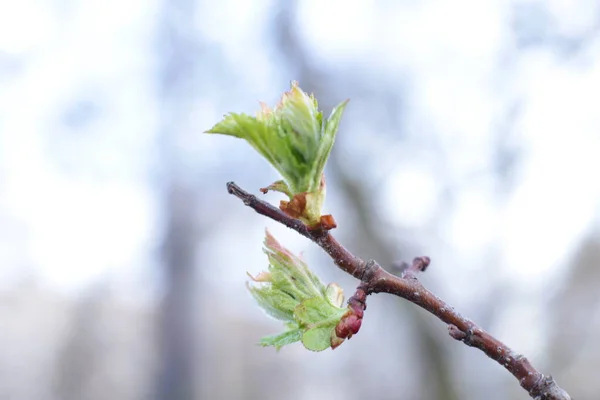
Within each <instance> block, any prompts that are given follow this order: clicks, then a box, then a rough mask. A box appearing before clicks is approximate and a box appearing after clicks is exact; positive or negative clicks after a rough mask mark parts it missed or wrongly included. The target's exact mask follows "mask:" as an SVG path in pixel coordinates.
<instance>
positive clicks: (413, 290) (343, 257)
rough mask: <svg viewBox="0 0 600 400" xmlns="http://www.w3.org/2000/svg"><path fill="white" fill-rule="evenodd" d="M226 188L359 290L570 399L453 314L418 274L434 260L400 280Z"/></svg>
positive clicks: (546, 398)
mask: <svg viewBox="0 0 600 400" xmlns="http://www.w3.org/2000/svg"><path fill="white" fill-rule="evenodd" d="M227 190H228V192H229V193H230V194H233V195H234V196H236V197H238V198H239V199H241V200H242V201H243V202H244V204H245V205H247V206H248V207H250V208H252V209H253V210H254V211H256V212H257V213H259V214H261V215H264V216H266V217H268V218H271V219H272V220H274V221H277V222H279V223H281V224H283V225H285V226H287V227H288V228H291V229H293V230H295V231H296V232H298V233H299V234H301V235H302V236H304V237H306V238H308V239H310V240H312V241H313V242H315V243H317V244H318V245H319V246H320V247H321V248H322V249H323V250H325V252H326V253H327V254H329V255H330V256H331V258H332V259H333V262H334V263H335V264H336V265H337V266H338V267H339V268H340V269H341V270H343V271H345V272H347V273H348V274H350V275H352V276H353V277H355V278H357V279H359V280H360V281H361V285H360V286H359V288H360V291H362V292H364V293H365V294H366V295H369V294H371V293H390V294H393V295H396V296H398V297H402V298H403V299H406V300H408V301H410V302H411V303H414V304H416V305H417V306H419V307H421V308H424V309H425V310H427V311H429V312H430V313H431V314H433V315H435V316H436V317H438V318H439V319H440V320H442V321H443V322H444V323H446V324H447V325H448V333H449V334H450V336H451V337H452V338H454V339H456V340H458V341H461V342H463V343H464V344H466V345H467V346H470V347H475V348H477V349H479V350H481V351H483V352H484V353H485V354H486V355H487V356H488V357H490V358H491V359H493V360H495V361H496V362H498V363H499V364H500V365H502V366H503V367H504V368H506V369H507V370H508V372H510V373H511V374H512V375H513V376H514V377H515V378H517V380H518V381H519V383H520V385H521V386H522V387H523V388H524V389H525V390H527V392H528V393H529V395H530V396H531V397H532V398H534V399H539V400H571V397H570V396H569V394H568V393H567V392H566V391H565V390H564V389H562V388H560V387H559V386H558V385H557V384H556V382H555V381H554V379H553V378H552V377H551V376H549V375H544V374H542V373H541V372H539V371H538V370H537V369H535V368H534V367H533V366H532V365H531V363H530V362H529V360H527V358H525V357H524V356H522V355H520V354H517V353H515V352H514V351H513V350H512V349H511V348H510V347H508V346H507V345H505V344H504V343H502V342H501V341H500V340H498V339H496V338H495V337H493V336H492V335H491V334H489V333H488V332H486V331H485V330H483V329H482V328H480V327H479V326H477V325H476V324H475V323H474V322H473V321H471V320H469V319H467V318H465V317H463V316H462V315H460V314H459V313H458V312H456V311H455V310H454V307H451V306H449V305H448V304H447V303H446V302H444V301H443V300H442V299H440V298H439V297H437V296H436V295H434V294H433V293H431V292H430V291H429V290H428V289H427V288H425V287H424V286H423V285H422V284H421V282H420V281H419V280H418V279H417V277H416V275H417V273H419V272H422V271H425V269H426V268H427V266H428V265H429V261H430V260H429V258H428V257H417V258H415V259H414V260H413V263H412V265H410V266H409V267H407V268H406V269H405V270H404V272H403V273H402V275H401V276H396V275H392V274H390V273H389V272H387V271H386V270H384V269H383V268H382V267H381V266H380V265H379V264H377V263H376V262H375V261H369V262H366V261H364V260H362V259H360V258H359V257H356V256H354V255H353V254H352V253H350V252H349V251H348V250H347V249H346V248H344V247H343V246H342V245H341V244H340V243H339V242H338V241H337V240H335V238H334V237H333V236H331V234H330V233H329V232H328V231H326V230H322V229H319V230H310V229H308V227H307V226H306V225H305V224H304V223H302V222H301V221H299V220H297V219H294V218H291V217H289V216H288V215H286V214H285V213H283V211H281V210H279V209H278V208H276V207H274V206H272V205H271V204H269V203H267V202H265V201H263V200H259V199H258V198H257V197H256V196H254V195H252V194H250V193H248V192H246V191H244V190H243V189H242V188H240V187H239V186H237V185H236V184H235V183H233V182H229V183H228V184H227ZM357 290H358V289H357ZM361 297H362V296H361ZM361 303H362V304H364V300H363V299H361ZM363 310H364V308H363Z"/></svg>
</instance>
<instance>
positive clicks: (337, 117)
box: [312, 100, 349, 191]
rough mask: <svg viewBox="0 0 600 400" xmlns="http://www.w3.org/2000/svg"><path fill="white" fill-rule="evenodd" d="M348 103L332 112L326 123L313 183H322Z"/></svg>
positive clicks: (343, 103)
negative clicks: (322, 176)
mask: <svg viewBox="0 0 600 400" xmlns="http://www.w3.org/2000/svg"><path fill="white" fill-rule="evenodd" d="M348 101H349V100H346V101H344V102H342V103H340V104H339V105H338V106H337V107H335V108H334V109H333V110H331V114H330V115H329V118H327V121H326V122H325V129H324V130H323V137H322V138H321V143H320V145H319V151H318V153H317V157H316V162H315V165H314V169H313V171H312V175H313V182H320V179H321V175H322V174H323V170H324V169H325V164H327V160H328V159H329V154H331V149H332V148H333V144H334V143H335V137H336V135H337V131H338V127H339V125H340V121H341V120H342V115H343V114H344V109H345V108H346V105H347V104H348ZM317 189H318V186H316V187H314V188H312V191H314V190H317Z"/></svg>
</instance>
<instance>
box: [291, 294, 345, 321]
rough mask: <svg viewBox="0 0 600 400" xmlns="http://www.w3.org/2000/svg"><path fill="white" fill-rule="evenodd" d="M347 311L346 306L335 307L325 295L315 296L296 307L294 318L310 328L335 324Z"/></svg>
mask: <svg viewBox="0 0 600 400" xmlns="http://www.w3.org/2000/svg"><path fill="white" fill-rule="evenodd" d="M347 311H348V309H346V308H339V307H335V306H334V305H332V304H331V303H330V302H329V300H328V299H327V298H325V297H313V298H311V299H307V300H304V301H303V302H302V303H300V304H299V305H298V306H297V307H296V309H295V310H294V318H295V320H296V321H298V322H299V323H301V324H303V325H306V326H308V327H309V328H312V327H314V326H322V325H329V324H333V325H334V326H335V325H336V324H337V323H338V322H339V321H340V319H341V318H342V316H343V315H344V314H345V313H346V312H347Z"/></svg>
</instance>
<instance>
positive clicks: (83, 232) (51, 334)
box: [0, 0, 600, 400]
mask: <svg viewBox="0 0 600 400" xmlns="http://www.w3.org/2000/svg"><path fill="white" fill-rule="evenodd" d="M291 80H298V81H299V82H300V85H301V87H302V88H303V89H304V90H306V91H309V92H314V93H315V95H316V96H317V98H318V99H319V101H320V104H321V106H322V107H323V108H324V109H325V111H326V113H329V110H330V109H331V107H332V106H334V105H336V104H338V103H339V102H341V101H343V100H344V99H346V98H350V99H351V101H350V103H349V105H348V107H347V108H346V113H345V117H344V119H343V121H342V124H341V128H340V132H339V134H338V139H337V143H336V146H335V147H334V150H333V154H332V156H331V158H330V161H329V163H328V166H327V169H326V173H327V177H328V198H327V203H326V207H325V211H326V212H327V213H332V214H333V215H334V216H335V218H336V220H337V222H338V228H337V229H336V230H335V234H336V236H337V237H338V239H339V240H340V241H341V242H342V243H343V244H344V245H345V246H347V247H348V248H350V249H352V250H353V251H354V252H355V253H356V254H357V255H359V256H361V257H363V258H367V259H368V258H374V259H377V260H378V261H379V262H380V263H381V264H382V265H388V266H389V265H392V263H394V262H396V261H400V260H404V261H410V260H411V259H412V258H413V257H415V256H419V255H428V256H430V257H431V259H432V264H431V267H430V269H429V270H428V271H427V273H426V274H424V275H423V276H422V280H423V281H424V283H425V284H426V285H427V286H428V287H430V288H431V289H432V290H433V291H434V292H435V293H436V294H438V295H439V296H440V297H442V298H444V299H445V300H446V301H447V302H449V303H450V304H452V305H454V306H455V307H456V308H457V309H458V310H459V311H460V312H461V313H463V314H464V315H466V316H468V317H470V318H471V319H473V320H475V321H476V322H478V323H479V324H480V325H482V326H483V327H484V328H485V329H487V330H489V331H490V332H492V333H493V334H494V335H496V336H497V337H498V338H500V339H501V340H503V341H505V342H506V343H507V344H509V345H510V346H512V347H513V349H515V350H516V351H517V352H520V353H523V354H525V355H526V356H527V357H529V358H530V359H531V361H532V362H533V364H534V365H535V366H536V367H538V368H539V369H540V370H542V371H543V372H546V373H551V374H552V375H553V376H554V377H555V378H556V379H557V381H558V383H559V384H561V386H563V387H565V388H566V389H567V390H568V391H569V392H570V393H571V395H573V396H574V398H577V399H579V400H585V399H597V398H598V393H600V380H599V379H598V378H597V375H598V374H597V372H598V371H599V370H600V346H599V345H598V343H597V339H594V338H598V337H599V335H600V305H599V303H600V291H598V289H597V286H598V284H599V283H600V268H599V265H600V229H599V228H600V224H599V222H600V221H599V218H600V182H599V181H600V180H599V175H600V157H599V156H598V155H599V154H600V133H599V128H600V113H599V112H598V105H599V104H600V3H599V2H597V1H593V0H570V1H567V0H551V1H534V0H529V1H521V0H514V1H503V0H495V1H488V2H481V1H469V0H458V1H453V2H446V1H443V0H428V1H411V0H401V1H392V0H389V1H349V0H346V1H341V0H329V1H316V0H306V1H289V0H288V1H274V0H270V1H269V0H252V1H240V0H223V1H220V2H215V1H207V0H197V1H195V0H154V1H142V0H130V1H126V2H121V1H114V0H112V1H111V0H105V1H96V0H88V1H74V0H66V1H65V0H49V1H35V0H23V1H19V2H14V1H13V2H9V1H0V399H2V400H5V399H6V400H40V399H48V400H51V399H60V400H62V399H65V400H80V399H81V400H83V399H85V400H87V399H89V400H95V399H98V400H100V399H120V400H129V399H131V400H133V399H156V400H194V399H367V398H368V399H410V400H412V399H415V400H420V399H423V400H429V399H431V400H437V399H439V400H442V399H444V400H445V399H448V400H454V399H526V398H528V396H527V394H526V393H525V392H524V391H523V390H522V389H521V388H520V387H519V385H518V383H517V381H516V380H515V379H514V378H513V377H512V376H510V375H509V374H508V373H507V372H506V371H505V370H504V369H503V368H502V367H500V366H499V365H498V364H496V363H495V362H492V361H490V360H489V359H487V357H486V356H485V355H484V354H483V353H481V352H479V351H476V350H474V349H471V348H468V347H466V346H464V345H462V344H459V343H457V342H455V341H454V340H452V339H451V338H450V337H449V336H448V334H447V329H446V327H445V326H444V324H443V323H441V322H440V321H438V320H437V319H436V318H434V317H432V316H431V315H429V314H427V313H425V312H423V311H422V310H420V309H418V308H417V307H415V306H413V305H411V304H408V303H406V302H405V301H402V300H400V299H396V298H393V297H391V296H385V295H378V296H372V297H370V298H369V301H368V303H369V308H368V310H367V312H366V315H365V320H364V324H363V327H362V329H361V331H360V333H359V334H358V335H356V336H355V337H353V338H352V339H351V340H350V341H347V342H346V343H344V344H343V345H342V346H341V347H339V348H338V349H336V350H335V351H331V350H328V351H324V352H321V353H312V352H309V351H306V350H304V349H303V348H302V346H301V345H299V344H296V345H292V346H289V347H286V348H283V349H282V350H281V351H280V352H279V353H276V352H275V350H274V349H270V348H260V347H258V346H256V342H257V341H258V339H259V338H260V337H261V336H264V335H267V334H271V333H276V332H278V331H280V329H281V326H280V323H279V322H277V321H273V320H270V319H269V318H267V317H266V316H265V315H264V314H263V313H262V312H261V311H260V310H259V309H258V307H256V306H255V304H254V303H253V301H252V299H251V297H250V296H249V294H248V292H247V291H246V289H245V282H246V280H247V276H246V271H249V272H251V273H257V272H259V271H260V270H262V269H264V268H265V267H266V265H267V264H266V257H265V256H264V254H263V253H262V250H261V244H262V240H263V237H264V229H265V228H268V229H269V230H270V231H271V232H272V233H273V234H274V235H275V236H276V237H277V238H278V239H279V240H280V241H281V242H282V244H284V245H285V246H287V247H288V248H290V249H291V250H293V251H294V252H296V253H300V252H302V253H303V254H304V257H305V258H306V260H307V261H308V262H309V265H311V267H312V268H313V269H314V270H315V271H317V272H318V274H319V275H320V276H321V278H322V279H323V280H324V281H325V282H332V281H335V282H337V283H339V284H340V285H341V286H342V287H343V288H344V289H345V290H346V293H347V295H348V296H349V295H350V294H351V293H352V292H353V291H354V288H355V287H356V284H357V282H356V281H355V280H354V279H352V278H350V277H349V276H346V275H345V274H344V273H342V272H341V271H339V270H337V269H336V268H335V266H334V265H333V264H332V262H331V260H330V259H328V258H327V256H326V255H325V254H324V253H323V252H322V251H321V250H320V249H319V248H318V247H317V246H316V245H314V244H312V243H310V242H309V241H307V240H305V239H303V238H301V237H299V235H297V234H295V233H294V232H291V231H289V230H287V229H286V228H284V227H282V226H278V225H277V224H275V223H274V222H272V221H270V220H267V219H265V218H262V217H260V216H259V215H257V214H255V213H254V212H253V211H252V210H250V209H248V208H246V207H244V206H243V204H242V203H241V202H240V201H239V200H238V199H235V198H233V197H232V196H230V195H228V194H227V192H226V190H225V183H226V182H227V181H230V180H233V181H236V183H238V184H239V185H240V186H242V187H243V188H245V189H247V190H249V191H251V192H254V193H257V192H258V188H260V187H264V186H266V185H268V184H270V183H271V182H273V181H274V180H276V179H277V178H278V177H277V175H276V173H275V172H274V171H273V170H272V169H271V168H270V167H269V166H268V164H267V163H266V162H265V161H264V160H262V159H261V158H260V157H259V156H258V155H257V154H256V153H255V152H254V151H252V149H251V148H250V146H248V145H247V144H246V143H245V142H242V141H240V140H236V139H233V138H227V137H222V136H216V135H215V136H210V135H203V134H202V132H203V131H204V130H206V129H209V128H210V127H212V125H213V124H214V123H216V122H217V121H218V120H219V119H220V118H221V117H222V115H223V114H225V113H227V112H229V111H236V112H247V113H254V112H255V111H257V110H258V108H259V107H258V101H259V100H262V101H265V102H267V103H268V104H270V105H273V104H275V103H276V101H277V100H278V99H279V96H280V95H281V93H282V92H283V91H285V90H287V89H288V88H289V83H290V81H291ZM265 197H266V199H268V200H269V201H272V202H273V203H275V204H276V203H278V201H279V200H280V197H279V196H278V195H277V194H271V193H270V194H268V195H266V196H265Z"/></svg>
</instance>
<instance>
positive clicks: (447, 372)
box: [275, 2, 459, 400]
mask: <svg viewBox="0 0 600 400" xmlns="http://www.w3.org/2000/svg"><path fill="white" fill-rule="evenodd" d="M295 10H296V8H295V3H289V2H285V3H284V4H282V7H281V10H280V12H279V15H278V18H277V19H276V21H275V25H276V27H275V30H276V32H277V34H276V37H277V38H278V40H279V43H278V45H279V48H280V50H281V52H282V54H283V55H284V57H286V58H287V60H288V63H289V65H290V67H291V69H295V71H294V72H295V76H294V78H295V79H297V80H299V81H300V84H301V87H302V88H303V89H304V90H306V91H307V92H313V93H315V95H316V96H317V98H318V99H319V103H320V105H321V107H322V108H326V109H329V108H331V107H332V106H333V105H334V104H335V103H334V102H333V101H332V100H333V99H332V95H333V94H334V91H333V90H332V88H331V87H330V85H329V84H328V82H329V80H328V79H326V78H325V77H324V75H325V74H323V73H322V72H321V71H317V70H315V68H314V66H313V65H311V64H310V63H309V61H308V59H307V56H306V51H305V50H304V49H303V47H302V45H301V43H299V40H298V38H297V35H296V33H295V32H294V29H295V27H296V24H295V21H296V17H295V12H296V11H295ZM347 81H351V82H353V85H355V86H357V87H360V86H361V83H360V81H359V80H357V79H351V77H348V79H347ZM363 89H364V88H363ZM359 90H360V88H359ZM364 91H365V92H369V90H364ZM347 95H348V94H344V96H347ZM382 96H383V94H382ZM329 166H330V168H329V170H330V171H329V172H333V175H334V176H335V178H336V180H337V183H338V185H337V187H338V188H339V189H341V190H343V192H344V193H343V197H344V198H345V199H346V200H347V201H348V202H350V204H351V206H352V209H353V210H354V213H355V215H356V216H357V221H356V222H357V225H359V226H360V227H361V229H357V230H356V231H355V232H356V235H357V236H355V237H354V238H353V242H354V243H352V244H353V245H359V244H360V247H361V248H362V250H364V251H365V254H375V256H374V258H376V259H377V260H378V261H379V262H380V263H382V265H386V264H387V265H390V264H391V262H393V261H397V260H396V259H395V258H396V257H398V255H400V254H404V253H405V252H404V251H402V250H401V249H400V250H399V249H398V243H391V242H390V243H387V240H386V238H385V237H384V236H382V234H381V233H379V232H380V231H381V229H380V228H378V227H379V226H380V225H381V224H383V223H385V221H379V222H378V221H377V219H378V218H377V216H376V215H375V213H373V212H372V210H373V207H374V206H373V203H372V201H371V200H370V199H369V196H368V188H363V186H362V185H361V182H359V181H357V180H356V179H353V178H351V175H350V174H348V173H347V172H346V171H345V170H344V168H343V167H342V165H341V162H340V160H339V159H337V153H336V150H335V149H334V150H333V152H332V156H331V159H330V163H329ZM330 180H331V179H330ZM330 187H331V186H330ZM400 308H401V311H400V314H401V315H402V319H403V320H404V324H406V325H410V326H411V327H412V329H413V332H414V333H413V336H412V337H411V338H410V341H411V344H412V345H414V346H416V347H417V348H418V351H417V353H418V354H419V359H418V360H415V361H416V362H411V363H410V365H411V366H415V367H418V368H417V369H418V370H420V373H419V376H420V377H421V378H422V382H421V384H420V385H418V387H420V390H419V393H420V394H421V395H422V396H423V398H427V399H432V400H433V399H439V400H454V399H458V398H459V395H458V391H457V388H456V386H455V382H454V381H453V378H452V375H451V361H450V360H449V354H448V351H447V350H446V348H445V347H444V345H443V343H441V341H440V337H441V336H442V335H444V337H445V336H446V335H445V330H443V331H442V334H438V333H436V332H433V328H432V325H431V324H430V323H429V322H428V321H426V320H425V318H429V317H430V316H429V315H424V313H423V312H422V310H419V309H418V308H416V307H414V306H412V305H410V306H408V307H406V305H405V304H402V305H401V306H400ZM403 357H407V355H406V354H404V355H403ZM377 395H378V396H383V395H384V394H383V393H378V394H377ZM393 395H394V396H396V395H397V394H393Z"/></svg>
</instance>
